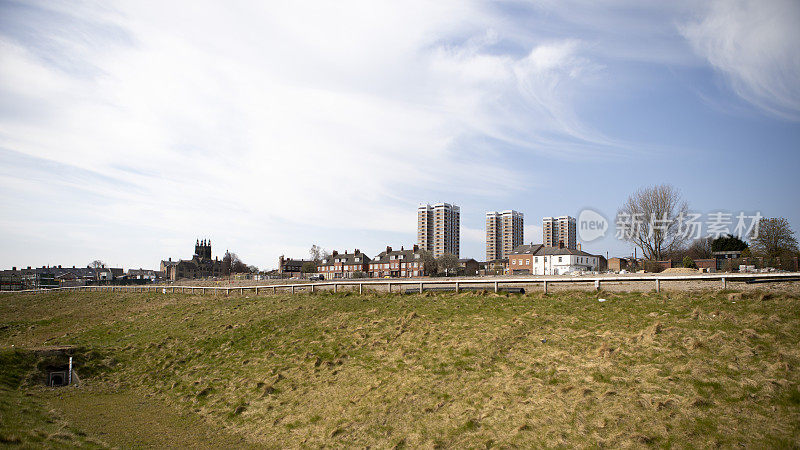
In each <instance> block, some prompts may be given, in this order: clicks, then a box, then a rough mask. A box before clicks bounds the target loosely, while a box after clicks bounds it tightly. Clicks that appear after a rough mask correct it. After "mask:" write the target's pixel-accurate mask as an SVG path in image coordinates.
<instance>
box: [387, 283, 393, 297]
mask: <svg viewBox="0 0 800 450" xmlns="http://www.w3.org/2000/svg"><path fill="white" fill-rule="evenodd" d="M388 286H389V293H390V294H391V293H392V283H391V282H389V283H388Z"/></svg>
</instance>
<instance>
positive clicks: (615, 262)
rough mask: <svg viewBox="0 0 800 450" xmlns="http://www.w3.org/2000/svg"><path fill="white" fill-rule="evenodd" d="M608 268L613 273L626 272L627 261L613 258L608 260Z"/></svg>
mask: <svg viewBox="0 0 800 450" xmlns="http://www.w3.org/2000/svg"><path fill="white" fill-rule="evenodd" d="M608 268H609V270H611V271H613V272H619V271H621V270H628V260H627V259H626V258H618V257H616V256H615V257H613V258H611V259H609V260H608Z"/></svg>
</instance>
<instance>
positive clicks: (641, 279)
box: [2, 272, 800, 295]
mask: <svg viewBox="0 0 800 450" xmlns="http://www.w3.org/2000/svg"><path fill="white" fill-rule="evenodd" d="M665 281H718V282H720V284H719V285H718V286H719V288H721V289H726V288H727V287H728V282H748V281H749V282H770V281H775V282H777V281H787V282H791V281H794V282H796V281H800V272H794V273H762V274H730V273H729V274H704V275H650V276H620V277H561V278H558V277H555V278H542V277H539V278H490V279H457V280H452V279H450V280H448V279H444V280H437V279H427V278H426V279H419V278H417V279H410V280H403V279H399V278H396V279H392V280H386V279H381V280H374V281H367V280H353V281H346V280H341V281H319V282H311V283H292V284H268V285H262V286H225V287H221V286H174V285H149V286H142V285H139V286H69V287H57V288H50V289H27V290H20V291H2V293H42V292H54V291H97V292H159V291H161V292H163V293H175V292H184V293H186V292H189V293H193V294H195V293H198V292H199V293H203V294H205V293H207V292H212V293H213V294H214V295H217V294H219V293H222V292H224V293H225V294H230V293H231V292H234V293H236V292H237V291H238V292H239V293H240V294H244V293H245V292H254V293H255V294H259V293H261V292H272V293H277V292H279V291H280V292H290V293H292V294H294V293H295V292H297V291H303V292H312V293H313V292H315V291H316V290H318V289H320V288H328V289H329V290H333V292H338V291H339V288H340V287H352V288H356V287H357V288H358V292H359V294H361V293H363V292H364V288H373V287H384V288H386V290H387V291H388V292H392V287H406V288H407V287H409V286H411V287H414V288H416V289H418V291H419V292H423V291H424V290H425V287H426V286H427V287H437V286H438V287H442V286H452V287H453V289H454V290H455V292H459V291H460V290H461V288H465V287H469V288H475V287H476V286H485V288H488V289H492V290H494V292H499V291H500V290H501V289H502V288H504V287H509V286H513V285H522V284H527V285H542V288H543V290H544V292H545V293H547V287H548V285H550V284H569V283H572V284H587V283H592V284H593V285H594V288H595V290H600V288H601V285H602V284H603V283H620V282H623V283H629V282H634V283H647V282H649V283H652V284H653V287H654V289H655V291H656V292H659V291H660V290H661V283H662V282H665Z"/></svg>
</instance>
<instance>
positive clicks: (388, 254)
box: [369, 245, 424, 278]
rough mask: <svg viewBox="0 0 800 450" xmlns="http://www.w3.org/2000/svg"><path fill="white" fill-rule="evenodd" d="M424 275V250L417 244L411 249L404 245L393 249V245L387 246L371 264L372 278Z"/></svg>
mask: <svg viewBox="0 0 800 450" xmlns="http://www.w3.org/2000/svg"><path fill="white" fill-rule="evenodd" d="M423 275H424V268H423V263H422V251H421V250H420V249H419V246H417V245H415V246H414V247H412V248H411V249H410V250H406V249H405V248H403V247H400V250H392V247H386V250H385V251H382V252H380V253H379V254H378V256H376V257H375V259H374V260H372V262H370V264H369V276H370V277H371V278H383V277H392V278H411V277H421V276H423Z"/></svg>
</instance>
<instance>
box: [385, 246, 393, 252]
mask: <svg viewBox="0 0 800 450" xmlns="http://www.w3.org/2000/svg"><path fill="white" fill-rule="evenodd" d="M391 251H392V247H389V246H388V245H387V246H386V253H391Z"/></svg>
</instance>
